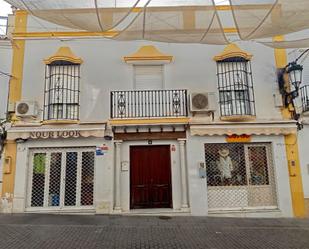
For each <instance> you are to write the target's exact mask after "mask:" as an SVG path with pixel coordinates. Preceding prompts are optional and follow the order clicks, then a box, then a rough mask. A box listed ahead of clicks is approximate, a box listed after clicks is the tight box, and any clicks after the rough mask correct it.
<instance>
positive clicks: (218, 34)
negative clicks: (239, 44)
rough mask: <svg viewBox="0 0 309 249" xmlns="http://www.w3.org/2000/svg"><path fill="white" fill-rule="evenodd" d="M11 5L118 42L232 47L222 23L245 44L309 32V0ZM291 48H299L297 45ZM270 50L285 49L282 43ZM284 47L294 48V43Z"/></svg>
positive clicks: (35, 0) (79, 0)
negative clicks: (112, 33)
mask: <svg viewBox="0 0 309 249" xmlns="http://www.w3.org/2000/svg"><path fill="white" fill-rule="evenodd" d="M6 1H7V2H8V3H10V4H12V5H13V6H15V7H18V8H20V9H24V10H27V11H29V12H30V13H31V14H33V15H34V16H37V17H39V18H42V19H44V20H47V21H50V22H52V23H56V24H58V25H61V26H64V27H69V28H72V29H76V30H86V31H93V32H100V31H109V30H113V31H116V35H115V36H113V37H112V38H113V39H116V40H141V39H142V40H152V41H162V42H176V43H177V42H179V43H207V44H226V43H228V39H227V38H226V35H225V32H224V27H223V25H222V23H225V24H226V23H228V24H229V25H230V27H236V30H237V32H238V36H239V37H240V39H242V40H258V39H267V38H271V37H274V36H277V35H286V34H290V33H293V32H299V31H302V30H306V29H309V1H308V0H293V1H291V0H229V1H226V2H228V5H227V6H225V7H222V6H221V7H220V8H218V6H216V4H215V0H6ZM218 10H220V12H221V13H219V11H218ZM228 16H230V17H231V18H230V20H229V21H227V20H226V19H227V17H228ZM225 27H226V26H225ZM306 39H309V35H308V36H307V37H302V38H301V39H299V40H301V43H302V45H303V44H304V40H306ZM291 44H292V45H291V46H293V47H295V46H297V45H296V44H297V42H296V41H295V40H294V41H293V42H292V43H291ZM306 44H307V43H306ZM265 45H268V46H276V47H280V46H281V43H280V42H276V43H272V42H267V43H265ZM282 46H283V47H288V46H289V44H288V41H285V42H284V43H282Z"/></svg>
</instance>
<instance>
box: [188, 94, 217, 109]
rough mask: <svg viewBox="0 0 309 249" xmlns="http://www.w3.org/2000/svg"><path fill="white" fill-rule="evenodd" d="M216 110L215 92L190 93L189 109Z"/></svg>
mask: <svg viewBox="0 0 309 249" xmlns="http://www.w3.org/2000/svg"><path fill="white" fill-rule="evenodd" d="M215 110H216V95H215V93H191V94H190V111H191V112H193V113H198V112H214V111H215Z"/></svg>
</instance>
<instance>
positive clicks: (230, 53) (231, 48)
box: [214, 43, 252, 61]
mask: <svg viewBox="0 0 309 249" xmlns="http://www.w3.org/2000/svg"><path fill="white" fill-rule="evenodd" d="M234 57H240V58H244V59H245V60H248V61H249V60H251V59H252V54H250V53H248V52H246V51H244V50H241V49H240V48H239V47H238V46H237V45H236V44H235V43H230V44H229V45H227V46H226V47H225V49H224V50H223V52H222V53H220V54H218V55H216V56H215V57H214V60H215V61H223V60H225V59H229V58H234Z"/></svg>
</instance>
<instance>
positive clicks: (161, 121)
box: [109, 118, 190, 125]
mask: <svg viewBox="0 0 309 249" xmlns="http://www.w3.org/2000/svg"><path fill="white" fill-rule="evenodd" d="M189 120H190V119H189V118H154V119H112V120H110V121H109V124H110V125H143V124H180V123H181V124H182V123H185V124H186V123H189Z"/></svg>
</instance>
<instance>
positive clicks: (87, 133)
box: [7, 124, 105, 140]
mask: <svg viewBox="0 0 309 249" xmlns="http://www.w3.org/2000/svg"><path fill="white" fill-rule="evenodd" d="M104 134H105V124H96V125H69V126H68V125H63V126H62V125H58V126H57V127H55V126H53V127H52V126H48V125H46V126H37V127H31V126H30V127H11V128H10V129H8V131H7V139H8V140H16V139H50V138H85V137H104Z"/></svg>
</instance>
